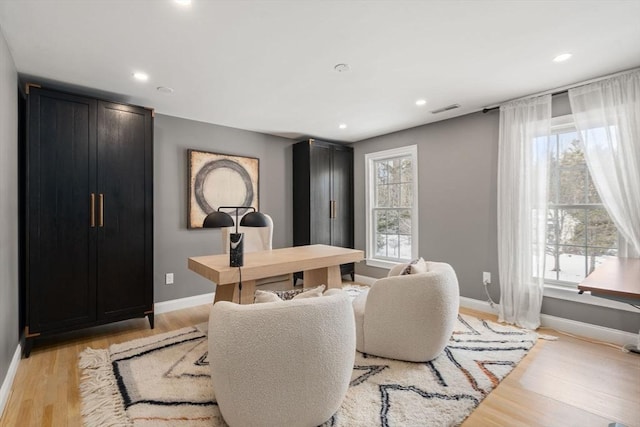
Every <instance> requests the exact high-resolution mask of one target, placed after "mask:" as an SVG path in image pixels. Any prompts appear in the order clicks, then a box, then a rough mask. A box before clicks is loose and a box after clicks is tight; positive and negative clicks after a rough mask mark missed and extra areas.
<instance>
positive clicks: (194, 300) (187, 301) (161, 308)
mask: <svg viewBox="0 0 640 427" xmlns="http://www.w3.org/2000/svg"><path fill="white" fill-rule="evenodd" d="M214 296H215V292H210V293H208V294H202V295H194V296H192V297H186V298H178V299H173V300H169V301H162V302H157V303H155V304H154V306H153V311H154V314H161V313H168V312H170V311H175V310H182V309H183V308H190V307H195V306H198V305H204V304H213V298H214Z"/></svg>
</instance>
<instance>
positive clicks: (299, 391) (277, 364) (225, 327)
mask: <svg viewBox="0 0 640 427" xmlns="http://www.w3.org/2000/svg"><path fill="white" fill-rule="evenodd" d="M354 359H355V324H354V318H353V310H352V306H351V300H350V298H349V296H348V295H347V294H346V293H345V292H344V291H342V290H333V289H332V290H331V292H329V295H328V296H320V297H315V298H305V299H298V300H292V301H280V302H267V303H261V304H251V305H238V304H234V303H230V302H226V301H220V302H217V303H216V304H214V306H213V307H212V309H211V315H210V317H209V362H210V365H211V380H212V383H213V389H214V393H215V399H216V401H217V402H218V405H219V408H220V412H221V413H222V416H223V417H224V419H225V421H226V422H227V423H228V424H229V425H230V426H232V427H233V426H241V427H244V426H265V427H268V426H274V427H275V426H278V427H282V426H318V425H320V424H322V423H324V422H325V421H327V420H328V419H329V418H331V416H332V415H333V414H334V413H335V412H336V411H337V410H338V408H339V407H340V404H341V403H342V400H343V399H344V396H345V394H346V392H347V389H348V388H349V382H350V381H351V373H352V371H353V362H354Z"/></svg>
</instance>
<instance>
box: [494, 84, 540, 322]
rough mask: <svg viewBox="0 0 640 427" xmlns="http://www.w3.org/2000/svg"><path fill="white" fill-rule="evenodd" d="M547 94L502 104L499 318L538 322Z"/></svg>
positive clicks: (499, 166)
mask: <svg viewBox="0 0 640 427" xmlns="http://www.w3.org/2000/svg"><path fill="white" fill-rule="evenodd" d="M550 127H551V95H545V96H541V97H537V98H530V99H525V100H519V101H513V102H509V103H507V104H505V105H503V106H501V107H500V140H499V153H498V272H499V274H500V313H499V320H500V321H501V322H507V323H512V324H516V325H518V326H521V327H523V328H528V329H536V328H537V327H538V326H540V307H541V305H542V293H543V289H544V262H543V260H544V255H545V254H544V252H545V240H546V225H547V188H548V179H547V171H548V163H549V150H548V144H549V133H550Z"/></svg>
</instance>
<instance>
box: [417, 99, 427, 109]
mask: <svg viewBox="0 0 640 427" xmlns="http://www.w3.org/2000/svg"><path fill="white" fill-rule="evenodd" d="M426 104H427V100H426V99H418V100H417V101H416V105H417V106H418V107H422V106H423V105H426Z"/></svg>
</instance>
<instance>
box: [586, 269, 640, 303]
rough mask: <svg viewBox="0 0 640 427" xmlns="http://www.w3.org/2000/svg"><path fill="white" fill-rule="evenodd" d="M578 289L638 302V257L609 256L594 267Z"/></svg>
mask: <svg viewBox="0 0 640 427" xmlns="http://www.w3.org/2000/svg"><path fill="white" fill-rule="evenodd" d="M578 289H579V290H580V291H581V292H582V291H589V292H591V295H593V296H597V297H601V298H608V299H613V300H616V301H622V302H626V303H629V304H638V303H640V259H638V258H609V259H607V260H606V261H605V262H603V263H602V264H601V265H599V266H598V267H596V269H595V270H593V272H592V273H591V274H589V275H588V276H587V277H586V278H585V279H584V281H583V282H582V283H580V284H579V285H578Z"/></svg>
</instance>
